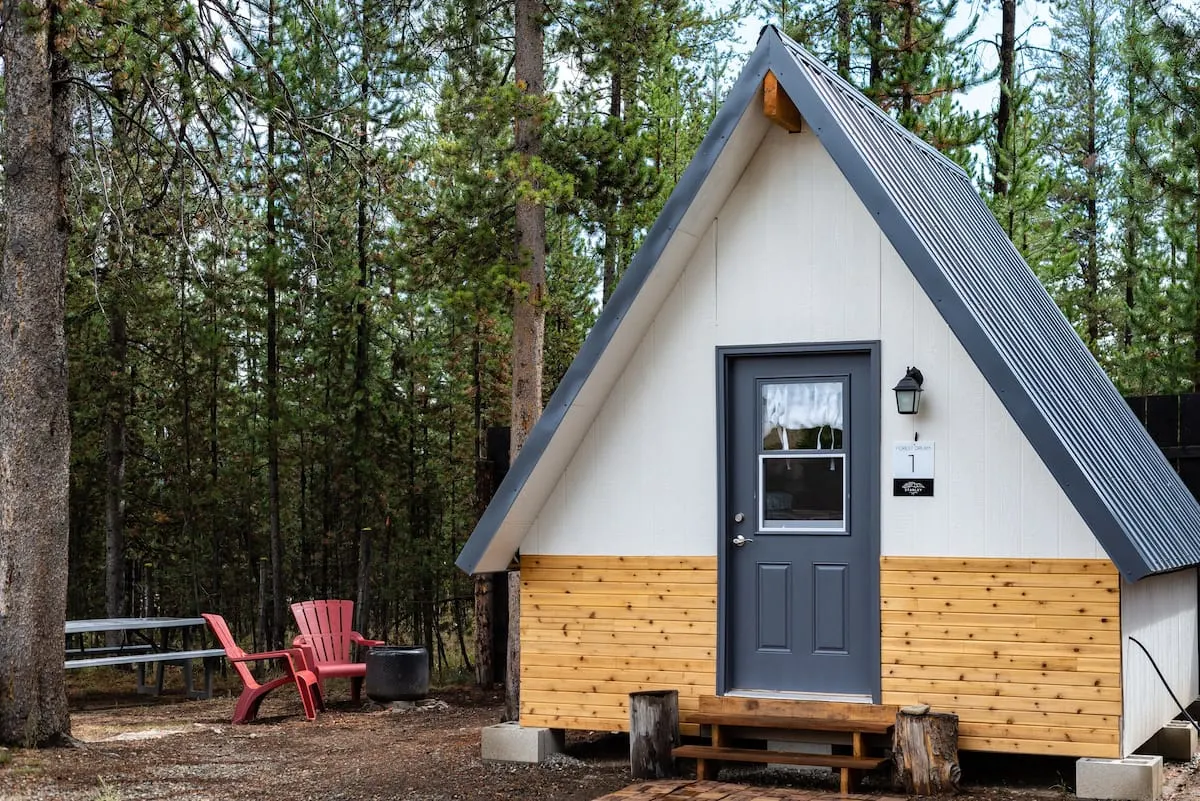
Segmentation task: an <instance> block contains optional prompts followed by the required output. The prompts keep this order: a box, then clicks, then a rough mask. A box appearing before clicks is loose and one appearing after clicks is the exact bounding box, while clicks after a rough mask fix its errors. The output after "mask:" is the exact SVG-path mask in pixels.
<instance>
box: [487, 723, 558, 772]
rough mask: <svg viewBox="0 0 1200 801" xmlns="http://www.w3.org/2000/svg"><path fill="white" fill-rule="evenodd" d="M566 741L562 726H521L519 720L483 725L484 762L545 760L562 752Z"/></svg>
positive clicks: (533, 761)
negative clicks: (548, 727) (553, 727)
mask: <svg viewBox="0 0 1200 801" xmlns="http://www.w3.org/2000/svg"><path fill="white" fill-rule="evenodd" d="M564 745H565V738H564V732H563V730H562V729H546V728H542V727H540V726H522V725H521V724H520V723H517V722H516V721H510V722H508V723H497V724H496V725H495V726H486V727H484V729H483V748H482V751H483V761H484V762H529V763H537V762H544V761H545V760H546V758H547V757H548V756H550V755H551V754H558V753H561V752H562V750H563V747H564Z"/></svg>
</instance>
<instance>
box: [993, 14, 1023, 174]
mask: <svg viewBox="0 0 1200 801" xmlns="http://www.w3.org/2000/svg"><path fill="white" fill-rule="evenodd" d="M1016 52H1017V0H1000V102H999V103H997V105H996V163H995V164H993V165H992V194H993V195H994V196H995V197H1002V196H1004V195H1007V194H1008V172H1009V170H1011V169H1012V158H1011V156H1010V155H1009V153H1008V151H1007V149H1006V148H1007V147H1008V125H1009V122H1010V120H1011V117H1012V96H1013V90H1014V88H1015V86H1014V80H1015V75H1014V73H1013V67H1014V62H1015V60H1016Z"/></svg>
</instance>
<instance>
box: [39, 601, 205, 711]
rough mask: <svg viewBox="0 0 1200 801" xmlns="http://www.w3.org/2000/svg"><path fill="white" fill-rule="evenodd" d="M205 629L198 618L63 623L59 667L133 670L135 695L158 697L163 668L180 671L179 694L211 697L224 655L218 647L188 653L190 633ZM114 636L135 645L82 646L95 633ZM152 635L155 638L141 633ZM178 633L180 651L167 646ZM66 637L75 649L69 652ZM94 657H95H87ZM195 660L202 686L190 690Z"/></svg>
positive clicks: (148, 618) (107, 619) (138, 618)
mask: <svg viewBox="0 0 1200 801" xmlns="http://www.w3.org/2000/svg"><path fill="white" fill-rule="evenodd" d="M206 625H207V624H206V623H205V621H204V618H201V617H136V618H98V619H93V620H68V621H67V623H66V630H65V633H66V638H67V643H68V645H67V647H66V649H65V650H64V656H65V659H64V661H63V668H64V669H66V670H73V669H77V668H89V667H108V666H115V665H133V666H135V667H136V668H137V691H138V692H139V693H152V694H154V695H158V694H160V693H162V687H163V674H164V673H165V667H166V666H167V665H177V666H179V667H180V668H182V669H183V683H184V690H185V692H186V693H187V695H188V697H189V698H211V697H212V690H213V686H212V685H213V674H214V673H215V672H216V668H217V666H218V665H219V664H220V662H221V659H222V658H223V657H224V656H225V650H224V649H223V648H192V647H191V630H192V629H194V628H204V627H205V626H206ZM109 631H117V632H121V633H122V636H125V637H132V638H135V639H137V640H139V641H138V642H130V643H124V644H121V645H105V646H97V647H88V646H86V645H85V644H84V635H86V634H94V633H98V632H109ZM152 631H154V632H158V633H159V636H158V637H157V638H155V637H153V636H151V635H149V634H147V632H152ZM176 631H177V632H179V641H180V647H175V644H174V643H173V642H172V636H171V635H172V633H173V632H176ZM72 637H75V638H76V639H77V643H78V644H77V645H76V646H75V647H71V645H70V640H71V638H72ZM93 654H95V656H93ZM196 660H200V661H201V662H202V663H203V665H204V686H203V688H202V689H199V690H197V689H195V688H194V687H193V685H192V663H193V662H194V661H196ZM150 664H153V665H157V666H158V670H157V671H156V677H155V682H154V684H153V685H147V684H146V665H150Z"/></svg>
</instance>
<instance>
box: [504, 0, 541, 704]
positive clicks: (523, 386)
mask: <svg viewBox="0 0 1200 801" xmlns="http://www.w3.org/2000/svg"><path fill="white" fill-rule="evenodd" d="M544 13H545V4H544V2H542V0H516V16H515V19H516V31H515V33H516V39H515V41H516V55H515V58H514V63H513V66H514V69H515V74H516V81H517V87H518V88H519V89H520V90H521V94H522V101H523V102H522V108H520V109H518V111H517V115H516V120H515V124H516V146H517V155H518V157H519V159H520V162H521V169H522V173H523V177H525V178H526V179H527V180H528V183H529V189H528V190H520V194H519V195H518V197H517V214H516V218H517V219H516V223H517V261H518V264H520V278H521V288H520V289H519V290H518V291H517V299H516V303H515V307H514V309H513V346H512V347H513V359H512V409H511V415H512V442H511V445H510V454H511V457H512V459H514V460H515V459H516V457H517V454H518V453H520V452H521V447H522V446H523V445H524V444H525V438H526V437H528V436H529V432H530V430H531V429H532V428H533V425H534V423H536V422H537V419H538V417H539V416H540V415H541V413H542V346H543V342H544V336H545V326H546V310H545V307H544V306H543V305H542V302H543V299H544V296H545V292H546V209H545V208H544V207H543V206H542V204H541V202H540V200H539V199H538V198H537V194H536V193H537V192H538V191H539V190H540V189H541V180H540V179H539V177H538V170H537V168H536V165H535V163H534V162H535V161H536V160H537V159H538V157H539V156H540V155H541V151H542V114H541V103H542V102H543V100H544V98H543V95H544V93H545V75H544V72H545V61H544V59H545V55H544V53H543V47H542V41H543V33H544V32H543V30H542V23H543V20H542V17H543V15H544ZM508 603H509V627H508V671H507V675H506V677H505V678H506V681H505V700H504V710H505V717H506V718H507V719H508V720H518V719H519V717H520V709H521V671H520V663H521V639H520V632H521V627H520V617H521V574H520V572H519V571H517V572H514V573H510V574H509V577H508Z"/></svg>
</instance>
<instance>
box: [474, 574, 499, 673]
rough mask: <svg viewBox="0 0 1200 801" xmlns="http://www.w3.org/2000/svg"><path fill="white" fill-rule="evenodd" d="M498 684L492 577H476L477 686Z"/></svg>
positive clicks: (481, 575)
mask: <svg viewBox="0 0 1200 801" xmlns="http://www.w3.org/2000/svg"><path fill="white" fill-rule="evenodd" d="M495 682H496V673H495V671H494V670H493V668H492V577H491V576H490V575H488V574H487V573H482V574H480V575H478V576H476V577H475V684H476V685H478V686H479V687H482V688H483V689H485V690H486V689H490V688H491V686H492V685H493V684H495Z"/></svg>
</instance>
